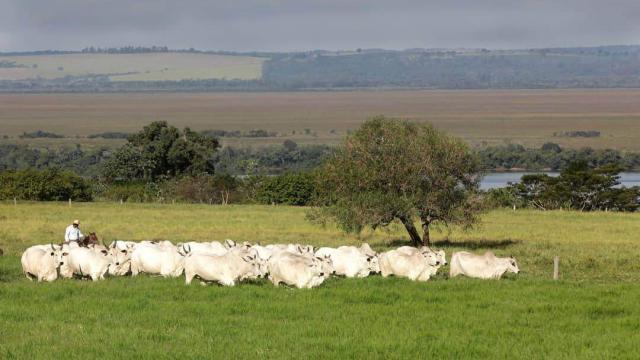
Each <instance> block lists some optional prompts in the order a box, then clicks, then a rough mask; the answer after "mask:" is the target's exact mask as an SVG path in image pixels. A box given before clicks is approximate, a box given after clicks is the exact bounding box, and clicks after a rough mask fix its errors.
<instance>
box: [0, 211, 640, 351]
mask: <svg viewBox="0 0 640 360" xmlns="http://www.w3.org/2000/svg"><path fill="white" fill-rule="evenodd" d="M75 217H79V218H81V219H82V220H83V221H84V224H85V225H84V228H85V230H96V231H98V233H99V234H100V235H103V236H104V237H105V238H107V239H114V238H116V237H119V238H125V239H138V240H139V239H145V238H170V239H175V240H185V239H224V238H226V237H231V238H235V239H237V240H250V241H262V242H275V241H281V242H294V241H295V242H304V243H312V244H315V245H337V244H340V243H344V242H346V243H357V241H358V239H357V238H356V237H353V236H347V235H343V234H341V233H340V232H338V231H337V230H336V229H333V228H327V229H322V228H318V227H315V226H313V225H310V224H308V223H306V222H305V221H304V211H303V210H302V209H299V208H292V207H269V206H229V207H210V206H196V205H131V204H126V205H124V206H120V205H114V204H101V203H96V204H75V205H74V206H72V207H71V208H69V207H68V206H66V205H65V204H55V203H50V204H43V203H33V204H23V205H19V206H17V207H14V206H13V205H10V204H5V205H0V247H2V248H3V249H5V252H7V253H8V256H4V257H2V258H0V318H1V319H2V326H0V338H2V339H3V341H1V342H0V357H4V358H11V357H12V355H15V356H16V357H32V356H33V355H37V356H39V357H61V356H62V355H71V356H75V357H86V356H95V357H124V356H133V357H149V358H150V357H172V356H177V355H189V356H199V357H249V356H254V357H298V356H304V357H327V358H330V357H333V358H335V357H338V356H340V357H356V358H363V357H371V356H374V357H385V358H408V357H426V356H434V357H440V358H442V357H446V358H471V357H475V358H477V357H493V358H505V357H516V358H558V357H599V358H602V357H615V356H617V357H623V358H634V357H635V358H637V357H638V355H639V354H638V350H637V346H636V344H637V343H638V340H640V335H638V334H639V332H638V330H639V329H640V325H639V323H638V321H637V318H638V316H639V315H640V303H639V302H638V301H637V299H638V297H639V296H640V287H638V286H637V285H636V283H637V281H638V279H640V267H639V266H638V261H637V259H638V257H639V255H640V243H639V241H638V240H637V238H636V236H635V234H637V233H638V230H639V227H640V221H638V220H640V215H636V214H633V215H621V214H611V213H596V214H579V213H575V212H549V213H543V212H534V211H516V212H515V213H514V212H511V211H506V210H505V211H494V212H491V213H489V214H487V215H486V216H485V217H484V225H483V226H482V227H481V228H480V229H477V230H475V231H472V232H469V233H459V232H457V231H454V232H452V233H449V234H445V233H442V232H439V233H437V234H436V238H437V239H438V246H439V247H442V248H444V249H446V250H447V254H448V255H450V254H451V252H452V251H454V250H457V249H462V248H466V249H469V248H472V249H476V250H477V251H484V250H485V249H491V250H493V251H494V252H496V253H497V254H507V253H513V254H514V255H516V256H517V257H518V260H519V262H520V265H521V268H522V269H523V273H522V274H521V275H519V276H517V277H514V276H508V277H507V279H505V280H502V281H498V282H494V281H478V280H472V279H462V278H457V279H452V280H448V279H446V277H445V276H443V275H439V276H438V278H437V279H435V280H433V281H430V282H428V283H412V282H410V281H405V280H400V279H393V278H390V279H383V278H380V277H378V276H375V277H371V278H368V279H357V280H345V279H331V280H330V281H329V282H328V283H327V284H326V285H324V286H322V287H321V288H318V289H314V290H311V291H298V290H291V289H286V288H274V287H272V286H271V285H270V284H268V283H264V282H259V283H257V284H243V285H241V286H239V287H237V288H221V287H217V286H212V287H206V288H203V287H200V286H197V285H192V286H190V287H185V286H184V285H183V282H182V281H183V280H182V279H159V278H151V277H146V276H143V277H140V278H136V279H131V278H117V279H115V278H110V279H108V280H107V281H104V282H101V283H97V284H94V283H90V282H80V281H58V282H55V283H52V284H33V283H29V282H28V281H27V280H26V279H24V278H23V277H22V275H21V274H20V265H19V253H20V252H21V251H22V249H24V247H25V246H26V245H27V244H32V243H44V242H47V241H50V240H57V239H58V238H59V237H60V233H61V232H62V230H63V229H64V225H65V224H66V223H67V222H68V221H69V219H72V218H75ZM403 238H405V235H404V234H403V232H402V230H401V229H400V228H397V227H396V228H392V229H391V230H390V231H389V232H386V233H385V232H378V233H375V234H371V233H369V234H365V235H363V236H362V240H366V241H368V242H370V243H372V244H373V246H374V247H375V248H377V249H378V250H382V249H384V248H386V247H388V246H390V245H391V246H395V245H397V244H398V243H399V240H401V239H403ZM556 254H557V255H560V256H561V259H562V268H561V270H562V274H563V279H562V280H561V281H560V282H552V281H550V280H549V277H550V271H551V258H552V256H553V255H556ZM445 272H446V269H445ZM60 334H64V335H60Z"/></svg>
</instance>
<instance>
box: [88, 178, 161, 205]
mask: <svg viewBox="0 0 640 360" xmlns="http://www.w3.org/2000/svg"><path fill="white" fill-rule="evenodd" d="M95 193H96V196H97V197H99V198H100V199H102V200H111V201H120V200H122V201H126V202H159V201H163V200H164V196H162V195H163V194H162V192H161V191H160V190H159V186H158V185H157V184H154V183H145V182H114V183H110V184H103V183H101V184H98V185H97V186H96V189H95Z"/></svg>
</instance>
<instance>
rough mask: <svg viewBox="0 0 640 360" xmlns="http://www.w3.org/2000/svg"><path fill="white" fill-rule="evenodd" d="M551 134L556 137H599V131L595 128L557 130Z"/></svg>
mask: <svg viewBox="0 0 640 360" xmlns="http://www.w3.org/2000/svg"><path fill="white" fill-rule="evenodd" d="M553 136H556V137H571V138H574V137H585V138H592V137H600V131H597V130H574V131H559V132H554V133H553Z"/></svg>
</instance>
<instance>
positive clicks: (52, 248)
mask: <svg viewBox="0 0 640 360" xmlns="http://www.w3.org/2000/svg"><path fill="white" fill-rule="evenodd" d="M55 249H56V248H54V247H53V243H51V250H54V251H55Z"/></svg>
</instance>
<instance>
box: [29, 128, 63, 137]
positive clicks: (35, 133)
mask: <svg viewBox="0 0 640 360" xmlns="http://www.w3.org/2000/svg"><path fill="white" fill-rule="evenodd" d="M38 138H50V139H62V138H64V135H60V134H55V133H52V132H48V131H42V130H36V131H32V132H23V133H22V135H20V139H38Z"/></svg>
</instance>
